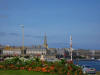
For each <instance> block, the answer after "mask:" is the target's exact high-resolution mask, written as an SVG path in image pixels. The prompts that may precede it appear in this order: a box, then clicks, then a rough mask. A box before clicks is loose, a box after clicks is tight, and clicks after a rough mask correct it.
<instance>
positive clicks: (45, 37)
mask: <svg viewBox="0 0 100 75" xmlns="http://www.w3.org/2000/svg"><path fill="white" fill-rule="evenodd" d="M44 48H48V44H47V36H46V33H45V36H44Z"/></svg>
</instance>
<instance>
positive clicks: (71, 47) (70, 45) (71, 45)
mask: <svg viewBox="0 0 100 75" xmlns="http://www.w3.org/2000/svg"><path fill="white" fill-rule="evenodd" d="M70 56H71V61H72V35H71V36H70Z"/></svg>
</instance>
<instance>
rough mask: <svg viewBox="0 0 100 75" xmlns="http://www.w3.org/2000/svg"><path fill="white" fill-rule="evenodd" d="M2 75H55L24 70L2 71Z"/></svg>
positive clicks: (0, 74) (0, 72)
mask: <svg viewBox="0 0 100 75" xmlns="http://www.w3.org/2000/svg"><path fill="white" fill-rule="evenodd" d="M0 75H55V74H49V73H43V72H33V71H24V70H0Z"/></svg>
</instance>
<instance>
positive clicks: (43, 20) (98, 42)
mask: <svg viewBox="0 0 100 75" xmlns="http://www.w3.org/2000/svg"><path fill="white" fill-rule="evenodd" d="M99 9H100V1H99V0H91V1H90V0H84V1H83V0H82V1H80V0H70V1H68V0H63V1H61V0H37V1H36V0H9V1H8V0H0V44H2V45H8V44H9V45H15V46H21V45H22V29H21V26H20V24H23V25H24V31H25V32H24V44H25V46H32V45H42V44H43V41H44V35H45V33H46V35H47V43H48V47H49V48H66V47H69V42H70V41H69V40H70V35H72V44H73V48H74V49H78V48H83V49H100V39H99V38H100V29H99V28H100V10H99Z"/></svg>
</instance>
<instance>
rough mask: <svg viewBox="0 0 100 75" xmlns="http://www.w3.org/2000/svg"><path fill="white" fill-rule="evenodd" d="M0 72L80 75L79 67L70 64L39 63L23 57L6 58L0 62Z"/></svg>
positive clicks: (36, 59) (62, 61)
mask: <svg viewBox="0 0 100 75" xmlns="http://www.w3.org/2000/svg"><path fill="white" fill-rule="evenodd" d="M0 69H1V70H27V71H35V72H46V73H51V74H57V75H82V74H83V73H82V70H81V68H80V67H78V66H75V65H74V64H73V63H72V62H66V61H65V60H64V59H61V60H60V61H57V62H47V61H40V59H38V58H31V59H25V58H23V57H21V58H19V57H12V58H7V59H5V60H4V61H3V62H0Z"/></svg>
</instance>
